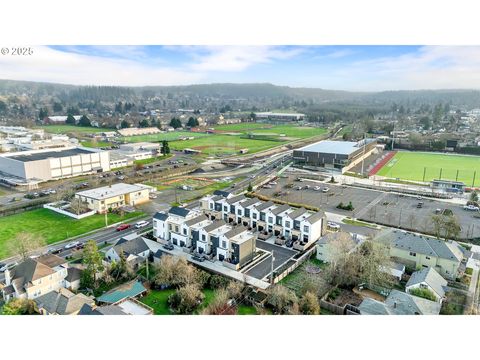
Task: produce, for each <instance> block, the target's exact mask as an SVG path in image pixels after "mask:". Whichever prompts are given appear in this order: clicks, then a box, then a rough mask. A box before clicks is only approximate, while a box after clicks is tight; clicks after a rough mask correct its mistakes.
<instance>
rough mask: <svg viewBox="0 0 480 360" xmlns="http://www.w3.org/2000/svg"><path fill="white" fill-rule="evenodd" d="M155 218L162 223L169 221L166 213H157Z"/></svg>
mask: <svg viewBox="0 0 480 360" xmlns="http://www.w3.org/2000/svg"><path fill="white" fill-rule="evenodd" d="M153 218H154V219H157V220H160V221H165V220H167V219H168V214H166V213H164V212H157V213H156V214H155V215H153Z"/></svg>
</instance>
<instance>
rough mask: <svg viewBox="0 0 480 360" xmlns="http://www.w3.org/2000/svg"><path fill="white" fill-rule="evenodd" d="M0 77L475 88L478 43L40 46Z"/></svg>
mask: <svg viewBox="0 0 480 360" xmlns="http://www.w3.org/2000/svg"><path fill="white" fill-rule="evenodd" d="M0 78H2V79H13V80H29V81H46V82H56V83H65V84H78V85H126V86H142V85H188V84H205V83H226V82H232V83H265V82H268V83H272V84H276V85H287V86H294V87H316V88H324V89H338V90H365V91H376V90H407V89H452V88H470V89H471V88H475V89H479V88H480V47H473V46H470V47H461V46H452V47H446V46H250V47H246V46H40V47H38V46H37V47H34V54H33V55H32V56H21V57H18V56H0Z"/></svg>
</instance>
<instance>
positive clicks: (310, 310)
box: [299, 291, 320, 315]
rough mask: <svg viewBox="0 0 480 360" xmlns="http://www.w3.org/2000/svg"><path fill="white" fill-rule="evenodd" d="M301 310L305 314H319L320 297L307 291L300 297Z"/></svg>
mask: <svg viewBox="0 0 480 360" xmlns="http://www.w3.org/2000/svg"><path fill="white" fill-rule="evenodd" d="M299 306H300V312H301V313H302V314H305V315H318V314H319V313H320V304H319V303H318V297H317V295H315V294H314V293H312V292H310V291H307V292H306V293H305V295H303V296H302V298H301V299H300V304H299Z"/></svg>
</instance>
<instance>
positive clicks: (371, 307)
mask: <svg viewBox="0 0 480 360" xmlns="http://www.w3.org/2000/svg"><path fill="white" fill-rule="evenodd" d="M440 308H441V305H440V303H438V302H435V301H431V300H427V299H423V298H420V297H418V296H413V295H410V294H407V293H404V292H401V291H398V290H392V291H391V292H390V294H389V295H388V297H387V298H386V300H385V302H382V301H378V300H374V299H371V298H366V299H364V300H363V301H362V303H361V304H360V305H359V306H358V309H359V310H360V314H361V315H438V314H439V313H440Z"/></svg>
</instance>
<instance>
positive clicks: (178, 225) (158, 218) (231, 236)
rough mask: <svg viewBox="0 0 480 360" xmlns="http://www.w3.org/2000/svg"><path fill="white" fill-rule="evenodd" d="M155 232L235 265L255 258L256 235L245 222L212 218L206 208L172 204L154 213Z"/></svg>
mask: <svg viewBox="0 0 480 360" xmlns="http://www.w3.org/2000/svg"><path fill="white" fill-rule="evenodd" d="M153 235H154V236H155V237H156V238H157V239H161V240H164V241H167V242H169V243H171V244H173V245H175V246H179V247H182V248H185V249H190V251H191V252H193V253H198V254H201V255H202V256H203V255H206V256H208V257H210V258H212V259H216V260H219V261H223V263H224V264H225V265H227V266H228V265H229V264H230V265H231V266H230V267H233V268H235V269H237V268H239V267H241V266H243V265H244V264H245V263H246V262H248V261H250V260H252V259H253V256H254V254H255V240H256V237H255V235H254V234H253V233H252V232H251V231H250V230H248V229H247V228H246V227H244V226H232V225H229V224H227V223H226V222H225V221H223V220H211V219H209V218H208V217H207V215H206V214H205V213H204V212H203V211H199V210H191V209H186V208H181V207H172V208H171V209H170V210H169V211H168V212H167V213H165V212H158V213H156V214H155V216H154V217H153Z"/></svg>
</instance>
